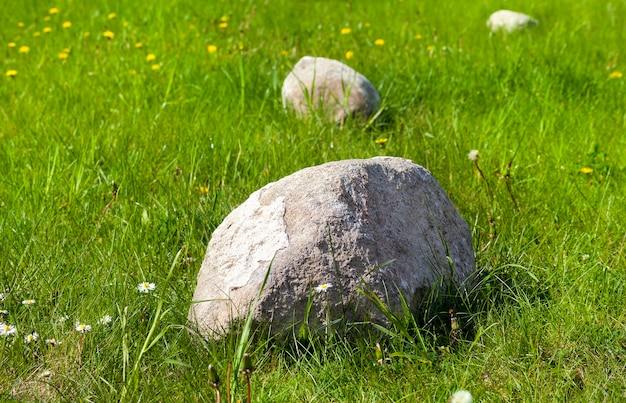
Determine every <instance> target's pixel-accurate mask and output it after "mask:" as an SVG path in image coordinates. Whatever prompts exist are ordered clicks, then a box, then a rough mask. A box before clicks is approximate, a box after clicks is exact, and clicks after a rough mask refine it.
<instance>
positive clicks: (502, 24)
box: [487, 10, 539, 32]
mask: <svg viewBox="0 0 626 403" xmlns="http://www.w3.org/2000/svg"><path fill="white" fill-rule="evenodd" d="M538 24H539V22H538V21H537V20H536V19H534V18H532V17H531V16H529V15H526V14H522V13H518V12H515V11H510V10H500V11H496V12H495V13H493V14H491V15H490V16H489V19H488V20H487V26H488V27H489V29H491V31H492V32H496V31H506V32H513V31H519V30H522V29H525V28H531V27H534V26H536V25H538Z"/></svg>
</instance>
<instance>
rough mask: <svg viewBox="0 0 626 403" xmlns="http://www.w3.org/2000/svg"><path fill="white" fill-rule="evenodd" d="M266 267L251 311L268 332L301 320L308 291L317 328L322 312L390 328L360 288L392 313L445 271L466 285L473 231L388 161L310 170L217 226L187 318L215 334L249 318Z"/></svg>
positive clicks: (409, 169)
mask: <svg viewBox="0 0 626 403" xmlns="http://www.w3.org/2000/svg"><path fill="white" fill-rule="evenodd" d="M272 259H273V261H272ZM390 260H393V262H391V263H388V264H386V265H385V264H384V263H385V262H388V261H390ZM270 263H271V270H270V274H269V277H268V281H267V284H266V286H265V288H264V289H263V291H262V292H261V294H260V298H259V300H258V305H257V306H256V310H255V312H254V319H255V320H256V321H258V322H271V323H272V329H273V330H274V331H278V330H281V329H284V328H285V327H288V326H291V325H293V324H295V323H298V322H301V321H302V320H303V319H304V317H305V311H306V307H307V301H308V300H309V296H310V295H312V297H313V307H312V309H311V311H310V317H309V324H310V325H311V327H312V328H319V326H321V325H323V324H324V323H325V322H326V320H327V314H328V312H330V319H331V321H332V320H335V319H338V318H343V319H345V320H349V321H361V320H372V321H374V322H376V323H382V324H385V323H386V320H385V318H384V317H383V316H382V315H381V314H380V313H379V312H378V311H377V310H376V309H374V308H373V307H372V305H371V304H370V303H369V302H368V301H367V300H365V298H363V297H362V295H361V294H360V293H359V292H358V288H362V287H363V286H364V284H367V285H368V286H369V287H371V289H372V290H373V291H374V292H376V294H377V295H378V296H379V297H380V298H381V299H382V300H383V301H385V302H386V303H387V304H388V306H389V307H390V308H391V309H392V311H394V312H396V313H399V312H401V302H400V296H399V292H401V293H402V294H403V295H404V296H405V298H406V300H407V302H408V303H409V304H410V305H413V306H414V305H415V304H416V303H418V302H419V299H420V298H421V297H422V296H424V292H425V291H427V290H429V289H430V287H432V286H433V284H435V281H436V280H437V279H440V278H441V276H442V275H443V276H445V277H446V278H448V279H451V278H452V279H453V280H452V281H454V282H455V283H456V284H457V285H458V286H459V287H460V288H461V289H462V288H463V287H464V286H465V282H466V279H467V277H468V276H469V275H470V274H471V273H472V272H474V270H475V261H474V252H473V248H472V240H471V234H470V230H469V227H468V225H467V223H466V222H465V221H464V220H463V218H462V217H461V216H460V215H459V213H458V211H457V210H456V208H455V207H454V205H453V204H452V202H451V201H450V199H449V198H448V196H447V195H446V193H445V192H444V191H443V190H442V188H441V187H440V186H439V184H438V183H437V181H436V180H435V179H434V178H433V176H432V175H431V174H430V172H429V171H427V170H426V169H424V168H422V167H420V166H419V165H416V164H414V163H413V162H412V161H410V160H406V159H402V158H395V157H376V158H372V159H367V160H344V161H338V162H330V163H326V164H323V165H320V166H315V167H311V168H306V169H303V170H301V171H298V172H296V173H294V174H292V175H290V176H287V177H285V178H283V179H281V180H279V181H278V182H274V183H270V184H268V185H266V186H265V187H263V188H261V189H259V190H257V191H256V192H254V193H253V194H252V195H250V197H249V198H248V200H246V201H245V202H244V203H243V204H241V205H240V206H239V207H237V208H236V209H235V210H234V211H233V212H232V213H231V214H230V215H228V216H227V217H226V219H225V220H224V221H223V222H222V224H221V225H220V226H219V227H218V228H217V229H216V230H215V231H214V232H213V235H212V239H211V241H210V242H209V245H208V249H207V252H206V256H205V258H204V261H203V263H202V267H201V269H200V272H199V274H198V282H197V286H196V290H195V293H194V296H193V300H194V301H202V302H194V303H192V305H191V308H190V310H189V320H190V321H191V322H192V323H197V325H198V328H199V330H200V332H201V333H202V334H205V335H213V336H218V335H220V334H222V332H223V331H225V330H227V328H228V327H229V326H230V325H231V324H232V321H233V320H236V319H242V318H245V316H246V313H247V312H248V308H249V307H250V306H251V302H252V301H253V300H254V299H255V297H256V296H257V294H258V293H259V290H260V288H261V284H262V282H263V279H264V277H265V275H266V273H267V270H268V267H269V266H270ZM379 265H382V267H379V268H377V266H379ZM325 283H330V284H332V287H331V288H329V289H327V291H326V292H323V293H318V292H316V291H315V287H316V286H318V285H320V284H325Z"/></svg>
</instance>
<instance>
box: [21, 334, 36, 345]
mask: <svg viewBox="0 0 626 403" xmlns="http://www.w3.org/2000/svg"><path fill="white" fill-rule="evenodd" d="M38 338H39V335H38V334H37V332H32V333H31V334H27V335H26V336H24V343H26V344H28V343H31V342H35V341H37V339H38Z"/></svg>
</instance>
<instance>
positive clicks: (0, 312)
mask: <svg viewBox="0 0 626 403" xmlns="http://www.w3.org/2000/svg"><path fill="white" fill-rule="evenodd" d="M8 314H9V311H7V310H6V309H0V315H8Z"/></svg>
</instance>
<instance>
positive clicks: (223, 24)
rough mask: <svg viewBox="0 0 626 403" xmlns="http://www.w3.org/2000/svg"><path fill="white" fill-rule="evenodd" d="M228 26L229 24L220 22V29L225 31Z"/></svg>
mask: <svg viewBox="0 0 626 403" xmlns="http://www.w3.org/2000/svg"><path fill="white" fill-rule="evenodd" d="M227 26H228V23H227V22H220V25H219V27H220V28H222V29H224V28H226V27H227Z"/></svg>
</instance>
